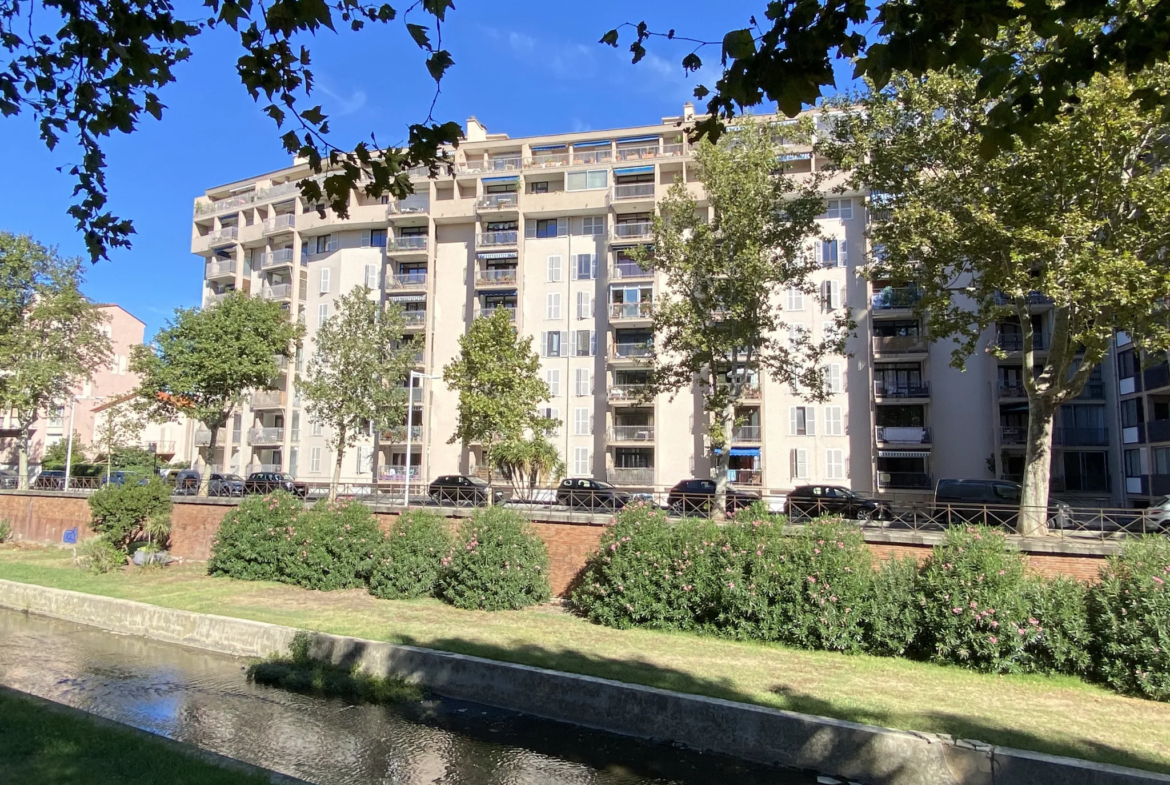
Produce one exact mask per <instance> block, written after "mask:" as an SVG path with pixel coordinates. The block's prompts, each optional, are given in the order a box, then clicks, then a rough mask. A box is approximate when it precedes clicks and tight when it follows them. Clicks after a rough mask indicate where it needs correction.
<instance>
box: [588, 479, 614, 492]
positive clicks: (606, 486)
mask: <svg viewBox="0 0 1170 785" xmlns="http://www.w3.org/2000/svg"><path fill="white" fill-rule="evenodd" d="M592 482H593V485H594V486H595V487H597V488H600V489H601V490H603V491H610V490H613V486H612V485H610V484H609V483H607V482H602V481H601V480H593V481H592Z"/></svg>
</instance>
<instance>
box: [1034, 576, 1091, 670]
mask: <svg viewBox="0 0 1170 785" xmlns="http://www.w3.org/2000/svg"><path fill="white" fill-rule="evenodd" d="M1089 593H1090V588H1089V586H1088V585H1087V584H1085V583H1082V582H1081V581H1078V580H1074V579H1073V578H1070V577H1068V576H1066V575H1059V576H1057V577H1055V578H1051V579H1046V578H1041V577H1035V576H1034V577H1030V578H1029V579H1028V581H1027V583H1025V585H1024V596H1025V602H1026V603H1027V606H1028V609H1029V613H1030V616H1029V624H1030V623H1031V619H1036V620H1037V621H1038V622H1039V624H1038V625H1037V626H1038V627H1039V629H1040V633H1039V635H1038V636H1036V637H1033V638H1032V640H1031V642H1030V643H1029V644H1028V655H1029V657H1030V658H1031V660H1030V662H1029V663H1028V664H1029V669H1030V670H1034V671H1038V672H1040V673H1067V674H1069V675H1071V676H1080V677H1082V678H1084V677H1088V676H1090V675H1091V673H1090V670H1091V666H1092V654H1091V653H1090V648H1091V646H1092V629H1091V627H1090V624H1089V606H1088V603H1089Z"/></svg>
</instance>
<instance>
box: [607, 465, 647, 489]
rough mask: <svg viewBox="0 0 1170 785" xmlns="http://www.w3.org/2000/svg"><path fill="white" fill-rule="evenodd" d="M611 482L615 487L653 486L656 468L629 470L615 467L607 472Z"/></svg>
mask: <svg viewBox="0 0 1170 785" xmlns="http://www.w3.org/2000/svg"><path fill="white" fill-rule="evenodd" d="M606 474H607V475H608V477H609V481H610V482H612V483H613V484H614V485H653V484H654V468H653V467H640V468H637V469H629V468H625V467H615V468H613V469H610V470H609V471H607V472H606Z"/></svg>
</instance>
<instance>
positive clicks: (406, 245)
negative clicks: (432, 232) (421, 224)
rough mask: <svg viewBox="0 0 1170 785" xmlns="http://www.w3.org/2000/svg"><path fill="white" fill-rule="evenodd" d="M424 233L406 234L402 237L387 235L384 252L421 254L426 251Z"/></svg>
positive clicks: (426, 238) (389, 253)
mask: <svg viewBox="0 0 1170 785" xmlns="http://www.w3.org/2000/svg"><path fill="white" fill-rule="evenodd" d="M428 239H429V238H428V237H427V236H426V235H425V234H415V235H407V236H404V237H387V238H386V253H387V254H388V255H391V254H399V255H401V254H422V253H426V252H427V240H428Z"/></svg>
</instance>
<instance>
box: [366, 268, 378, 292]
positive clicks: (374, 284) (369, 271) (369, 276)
mask: <svg viewBox="0 0 1170 785" xmlns="http://www.w3.org/2000/svg"><path fill="white" fill-rule="evenodd" d="M366 288H367V289H375V290H376V289H377V288H378V265H376V264H367V265H366Z"/></svg>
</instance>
